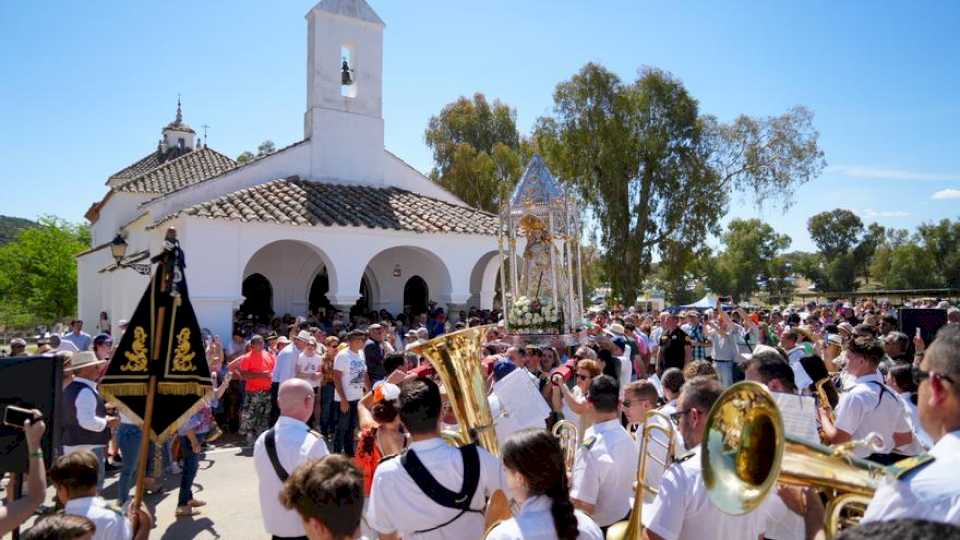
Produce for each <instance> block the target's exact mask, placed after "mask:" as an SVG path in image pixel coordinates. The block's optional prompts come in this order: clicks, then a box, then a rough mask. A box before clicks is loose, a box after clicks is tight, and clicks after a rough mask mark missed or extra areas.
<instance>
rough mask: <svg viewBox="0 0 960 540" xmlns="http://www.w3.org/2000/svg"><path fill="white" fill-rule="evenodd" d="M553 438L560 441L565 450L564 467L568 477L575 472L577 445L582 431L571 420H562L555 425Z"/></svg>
mask: <svg viewBox="0 0 960 540" xmlns="http://www.w3.org/2000/svg"><path fill="white" fill-rule="evenodd" d="M551 433H553V436H554V437H556V438H557V439H558V440H559V441H560V449H561V450H563V465H564V468H565V469H566V471H567V476H570V474H571V473H572V472H573V461H574V459H575V458H576V456H577V443H578V441H579V440H580V429H579V428H578V427H577V425H576V424H574V423H573V422H571V421H569V420H560V421H559V422H557V423H556V424H554V425H553V429H552V430H551Z"/></svg>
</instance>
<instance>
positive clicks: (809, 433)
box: [772, 392, 820, 443]
mask: <svg viewBox="0 0 960 540" xmlns="http://www.w3.org/2000/svg"><path fill="white" fill-rule="evenodd" d="M772 394H773V399H774V401H776V402H777V407H778V408H779V409H780V415H781V416H782V417H783V428H784V430H785V431H786V433H787V435H790V436H793V437H796V438H798V439H800V440H803V441H807V442H811V443H819V442H820V434H819V432H818V431H817V403H816V401H815V400H814V399H813V398H812V397H811V396H798V395H796V394H784V393H781V392H772Z"/></svg>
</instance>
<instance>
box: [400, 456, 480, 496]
mask: <svg viewBox="0 0 960 540" xmlns="http://www.w3.org/2000/svg"><path fill="white" fill-rule="evenodd" d="M460 456H461V457H462V458H463V486H462V487H461V488H460V491H459V492H458V493H454V492H453V491H450V490H449V489H447V488H445V487H444V486H443V485H441V484H440V482H437V480H436V478H434V477H433V475H431V474H430V471H428V470H427V468H426V467H424V465H423V463H422V462H421V461H420V458H418V457H417V453H416V452H414V451H413V450H406V451H405V452H404V453H403V454H402V455H401V456H400V464H401V465H403V468H404V470H406V471H407V474H409V475H410V477H411V478H413V481H414V482H415V483H416V484H417V487H418V488H420V490H421V491H423V493H424V494H425V495H426V496H427V497H429V498H430V500H432V501H433V502H435V503H437V504H439V505H440V506H445V507H447V508H454V509H457V510H463V511H473V510H471V509H470V501H471V500H472V499H473V494H474V493H475V492H476V490H477V486H478V485H479V482H480V455H479V454H478V452H477V447H476V446H475V445H472V444H468V445H466V446H461V447H460Z"/></svg>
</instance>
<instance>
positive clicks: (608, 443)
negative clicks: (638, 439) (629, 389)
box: [570, 375, 639, 529]
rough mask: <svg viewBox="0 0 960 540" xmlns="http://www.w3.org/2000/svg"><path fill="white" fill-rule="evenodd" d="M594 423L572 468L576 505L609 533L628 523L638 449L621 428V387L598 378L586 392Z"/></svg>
mask: <svg viewBox="0 0 960 540" xmlns="http://www.w3.org/2000/svg"><path fill="white" fill-rule="evenodd" d="M586 414H587V415H588V416H589V417H590V418H591V419H592V421H593V426H592V427H590V429H588V430H587V431H586V433H585V434H584V435H585V436H584V439H583V444H582V445H581V446H580V449H579V450H578V451H577V456H576V458H575V460H574V464H573V487H572V489H571V490H570V497H571V499H572V500H573V505H574V506H575V507H576V508H579V509H580V510H583V511H584V512H586V513H587V514H589V515H590V517H591V518H593V520H594V521H595V522H596V523H597V525H599V526H600V528H601V529H606V528H607V527H609V526H610V525H613V524H614V523H616V522H618V521H621V520H623V519H626V516H627V514H628V513H629V512H630V497H632V496H633V493H634V491H633V482H634V480H635V479H636V476H637V456H638V452H639V449H638V448H637V445H636V443H635V442H634V441H633V438H631V437H630V434H629V433H627V430H625V429H623V426H622V425H621V424H620V385H619V384H618V383H617V380H616V379H614V378H613V377H611V376H609V375H598V376H596V377H594V378H593V380H592V381H590V388H589V390H587V413H586Z"/></svg>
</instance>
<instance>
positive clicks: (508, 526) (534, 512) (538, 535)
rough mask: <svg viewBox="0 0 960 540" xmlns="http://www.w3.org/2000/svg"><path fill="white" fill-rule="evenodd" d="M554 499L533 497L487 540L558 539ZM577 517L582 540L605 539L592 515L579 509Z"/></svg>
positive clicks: (497, 527)
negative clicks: (553, 510)
mask: <svg viewBox="0 0 960 540" xmlns="http://www.w3.org/2000/svg"><path fill="white" fill-rule="evenodd" d="M552 504H553V500H552V499H550V497H547V496H546V495H539V496H537V497H531V498H529V499H527V500H525V501H523V504H522V505H520V511H519V512H517V515H515V516H514V517H512V518H510V519H508V520H506V521H501V522H500V523H499V524H498V525H497V526H496V527H494V528H493V529H492V530H491V531H490V534H488V535H487V536H486V537H485V540H517V539H518V538H522V539H523V540H557V529H556V527H555V526H554V524H553V515H552V514H550V506H551V505H552ZM574 515H576V516H577V530H578V531H579V532H580V534H578V535H577V539H578V540H603V534H602V533H601V532H600V527H598V526H597V524H596V523H594V522H593V520H592V519H590V516H588V515H586V514H584V513H583V512H581V511H580V510H575V511H574Z"/></svg>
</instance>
